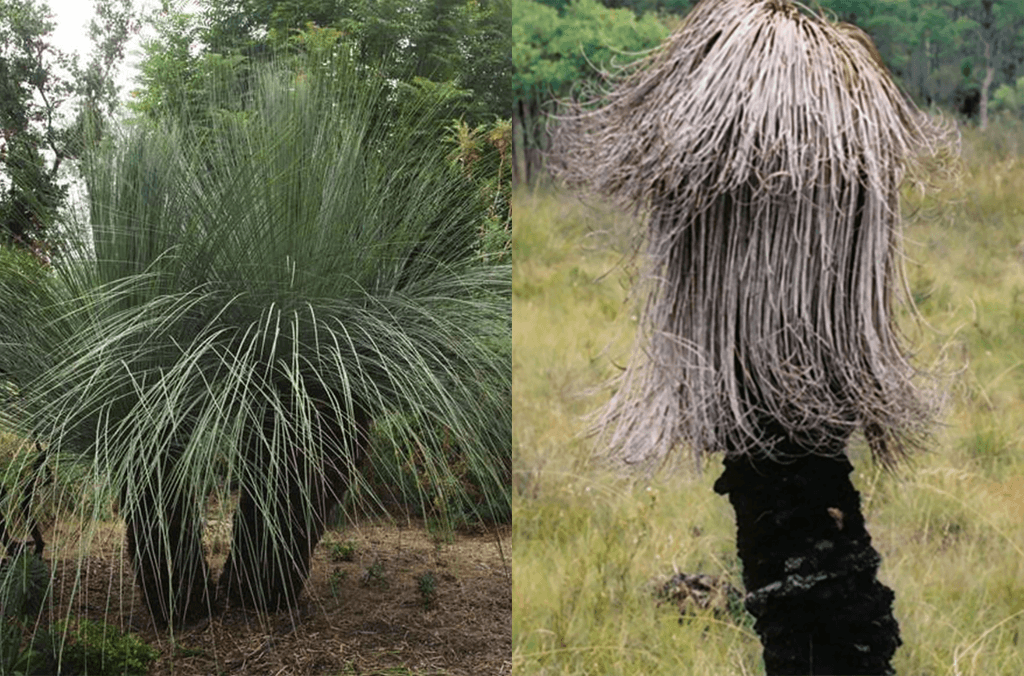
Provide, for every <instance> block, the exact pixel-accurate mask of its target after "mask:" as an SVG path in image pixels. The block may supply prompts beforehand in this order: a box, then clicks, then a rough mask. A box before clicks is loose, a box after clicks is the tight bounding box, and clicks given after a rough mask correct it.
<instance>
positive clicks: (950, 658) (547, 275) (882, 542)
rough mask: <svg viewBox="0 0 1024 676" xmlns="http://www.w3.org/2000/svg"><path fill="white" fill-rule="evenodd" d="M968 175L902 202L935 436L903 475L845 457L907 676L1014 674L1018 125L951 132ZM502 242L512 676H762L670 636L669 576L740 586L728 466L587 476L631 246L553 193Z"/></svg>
mask: <svg viewBox="0 0 1024 676" xmlns="http://www.w3.org/2000/svg"><path fill="white" fill-rule="evenodd" d="M963 145H964V151H963V156H964V163H965V171H964V175H963V177H962V179H961V181H960V183H958V184H952V183H951V184H949V185H945V186H943V190H942V191H941V192H940V193H939V194H938V196H933V197H929V198H926V199H923V198H920V197H918V196H917V195H916V194H912V193H908V194H907V195H906V202H907V204H906V218H907V230H906V233H907V234H906V237H907V242H906V255H907V261H906V263H907V266H908V277H909V280H910V284H911V291H912V293H913V294H914V296H915V298H916V299H917V301H918V303H919V305H920V310H921V313H922V315H923V320H924V321H923V323H922V324H921V325H916V324H915V323H914V322H913V320H912V319H911V318H910V317H909V316H906V317H904V318H903V320H902V321H903V326H904V328H905V330H907V331H908V332H909V333H911V336H912V338H913V341H914V342H915V344H916V345H917V346H918V347H919V349H920V354H919V358H920V359H921V360H923V361H924V363H925V364H927V363H929V362H931V361H933V360H941V361H940V365H941V366H942V368H944V369H945V370H946V371H947V372H949V373H951V374H952V375H951V376H950V378H949V391H950V397H949V401H948V404H947V407H946V410H945V414H944V417H943V420H944V424H943V425H942V426H940V427H939V428H938V429H936V430H935V435H934V437H933V440H932V442H931V443H930V445H929V449H928V451H926V452H925V453H923V454H920V455H918V456H916V457H915V458H914V460H913V461H912V462H911V463H910V464H909V465H907V466H906V467H904V468H903V469H901V470H899V471H898V473H896V474H889V473H886V472H884V471H881V470H880V469H878V468H877V467H876V466H874V465H873V464H872V463H871V461H870V455H869V453H868V450H867V447H866V444H864V442H863V440H861V439H858V440H856V441H855V443H854V444H853V446H852V447H851V455H852V459H853V462H854V464H855V466H856V471H855V476H854V481H855V484H856V485H857V488H858V490H859V491H861V494H862V497H863V500H864V512H865V517H866V519H867V520H868V528H869V530H870V532H871V533H872V536H873V539H874V544H875V546H876V547H877V548H878V549H879V551H880V553H881V554H882V557H883V563H882V566H881V569H880V573H879V576H880V579H881V581H882V582H883V583H884V584H886V585H888V586H890V587H892V588H893V589H894V590H895V591H896V606H895V614H896V617H897V619H898V620H899V622H900V624H901V631H902V636H903V641H904V645H903V647H902V648H900V650H899V651H897V653H896V657H895V660H894V664H893V666H894V667H895V669H896V671H897V673H901V674H934V675H941V674H950V675H954V674H956V675H960V674H962V675H965V676H966V675H968V674H978V675H982V674H986V675H987V674H1016V673H1024V648H1022V641H1024V481H1022V480H1021V479H1020V477H1021V476H1022V475H1024V215H1022V213H1024V212H1022V209H1021V206H1020V205H1021V201H1020V196H1021V195H1022V194H1024V156H1022V155H1020V154H1017V153H1015V152H1010V151H1008V150H1007V148H1010V149H1012V148H1014V147H1016V148H1018V149H1022V150H1024V130H1022V129H1021V127H1020V124H1019V123H1017V125H1016V126H1015V127H1014V126H1010V125H1006V126H1000V125H993V127H992V128H990V129H989V131H988V132H987V133H986V134H981V133H979V132H976V131H974V130H970V129H967V130H964V139H963ZM513 214H514V229H513V260H514V261H515V264H514V269H513V294H514V295H513V306H512V307H513V309H512V312H513V350H514V358H513V383H514V385H513V429H514V434H513V463H514V477H513V486H514V492H513V521H514V534H515V535H514V552H513V558H514V562H515V563H514V575H515V579H514V584H513V593H514V601H513V634H514V643H513V671H514V673H517V674H531V675H532V674H544V675H553V674H567V675H568V674H616V675H621V676H629V675H632V674H636V675H639V674H644V675H657V674H684V673H685V674H694V675H700V674H758V673H763V665H762V664H761V658H760V645H759V642H758V639H757V636H756V634H754V632H753V631H752V629H751V628H750V627H749V621H748V620H747V619H746V618H744V617H743V616H736V617H716V616H713V615H712V614H710V612H709V613H708V614H705V615H697V616H691V617H687V618H683V619H681V618H680V616H679V614H678V611H677V610H676V607H675V606H674V605H671V604H663V605H658V603H657V600H656V598H655V594H654V591H655V588H656V585H657V584H658V583H660V582H663V581H664V580H665V579H667V578H668V577H669V576H670V575H672V574H673V572H674V571H675V570H680V571H685V572H691V573H692V572H704V573H710V574H715V575H723V576H725V577H726V578H727V579H729V580H730V581H731V582H732V584H734V585H736V586H741V585H742V581H741V577H740V568H739V562H738V560H737V559H736V556H735V530H734V529H735V525H734V521H733V513H732V510H731V508H730V507H729V504H728V502H727V501H726V500H725V499H724V498H721V497H720V496H717V495H715V494H714V493H713V491H712V490H711V484H712V483H713V481H714V479H715V478H716V477H717V475H718V474H719V473H720V471H721V468H720V465H719V461H717V460H711V461H708V462H707V463H706V464H705V465H704V466H703V467H702V468H699V469H698V468H696V467H691V468H689V469H687V468H682V469H679V470H676V471H674V472H669V471H663V472H659V473H655V474H653V475H649V476H639V477H637V476H634V477H623V476H616V475H612V474H610V473H608V472H607V471H604V470H601V469H599V468H597V467H596V466H595V465H594V464H593V463H592V462H590V461H589V458H590V456H591V454H592V453H593V452H594V450H595V449H594V448H593V447H592V444H591V442H590V441H589V440H587V439H586V438H584V437H583V436H581V435H582V433H583V432H584V430H585V429H586V427H587V423H586V420H585V419H584V417H583V416H585V414H586V413H587V412H589V411H592V410H594V409H595V408H597V407H598V406H599V405H600V404H601V403H602V401H603V399H604V397H606V396H607V393H604V394H602V393H595V392H593V391H592V389H593V388H594V386H596V385H597V384H598V383H600V382H601V381H602V380H604V379H605V378H607V377H608V376H609V375H612V374H613V373H614V372H615V371H616V369H617V365H621V364H623V363H624V360H625V359H626V356H627V354H628V350H629V345H630V340H631V338H632V335H633V332H634V331H635V314H636V313H635V311H634V306H633V305H632V303H631V302H630V301H629V299H628V293H627V289H628V286H629V281H630V269H629V267H628V265H624V264H622V261H623V255H622V254H623V252H625V251H628V250H629V249H630V243H629V233H630V232H633V231H635V230H636V229H638V228H637V226H636V225H635V224H631V222H630V220H629V218H628V217H627V216H624V215H617V214H616V213H615V212H614V211H611V210H603V209H600V208H595V207H594V206H592V205H585V204H581V203H578V202H576V201H574V199H573V198H571V197H569V196H567V195H564V194H559V193H557V192H554V191H538V192H537V193H535V194H527V193H524V192H521V193H519V194H517V195H516V197H515V201H514V205H513Z"/></svg>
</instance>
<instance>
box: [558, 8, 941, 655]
mask: <svg viewBox="0 0 1024 676" xmlns="http://www.w3.org/2000/svg"><path fill="white" fill-rule="evenodd" d="M941 137H942V129H941V128H937V127H934V126H933V125H932V124H931V123H930V122H929V120H928V118H927V117H926V116H924V115H922V114H921V113H920V112H919V111H917V110H916V109H914V108H913V107H912V106H911V105H910V104H908V102H907V100H906V98H905V97H904V95H903V94H902V92H900V91H899V90H898V89H897V87H896V86H895V85H894V84H893V82H892V81H891V79H890V77H889V75H888V72H887V71H886V69H885V66H884V64H883V63H882V61H881V59H880V57H879V56H878V53H877V51H876V50H875V48H874V46H873V45H872V43H871V41H870V39H869V38H868V36H867V35H866V34H865V33H864V32H862V31H861V30H860V29H858V28H856V27H855V26H852V25H850V24H838V25H833V24H831V23H828V22H827V21H825V20H823V19H822V18H820V17H818V16H811V15H807V14H804V13H802V12H801V10H799V9H798V8H797V6H796V5H795V4H793V3H790V2H788V0H764V1H763V2H749V0H706V1H705V2H703V3H701V4H700V5H698V6H697V7H696V8H695V9H694V11H693V12H692V13H691V14H690V15H689V17H688V18H687V21H686V22H685V24H684V25H683V26H682V28H681V29H680V30H679V31H678V32H676V33H675V34H673V35H672V37H671V38H670V39H669V40H668V41H667V42H666V43H665V45H664V46H663V48H661V49H659V50H657V51H655V52H654V53H653V54H652V55H651V56H650V57H649V58H648V59H647V60H645V61H643V62H641V63H640V64H639V65H636V66H635V67H634V68H633V69H632V70H631V71H630V72H629V74H628V75H627V76H626V77H625V78H623V79H622V80H621V81H619V82H618V83H616V86H615V87H614V88H613V89H612V90H611V91H609V92H608V93H607V94H606V95H604V96H602V97H601V98H599V99H596V100H594V101H590V102H588V105H587V106H585V108H584V109H577V110H575V111H574V112H573V113H572V114H571V115H567V116H565V117H564V118H563V121H562V124H561V125H560V127H559V132H558V136H557V137H556V146H555V152H554V153H553V158H555V159H556V160H557V162H558V164H557V165H556V168H557V170H558V173H559V175H560V176H561V177H562V178H564V179H565V180H567V181H568V182H569V183H570V184H572V185H575V186H581V187H585V188H588V189H592V190H595V191H597V192H599V193H602V194H606V195H609V196H612V197H614V198H616V199H618V200H619V201H620V202H621V203H623V204H624V205H627V206H629V207H632V208H640V209H642V210H644V211H645V212H647V213H649V221H648V236H647V246H648V249H647V257H646V259H645V261H644V263H645V269H646V273H645V275H644V279H643V288H645V289H646V290H648V291H649V292H650V295H649V298H648V302H647V304H646V306H645V308H644V319H643V321H642V327H643V330H642V331H641V333H640V335H639V337H638V340H637V347H636V351H635V354H634V358H633V360H632V362H631V364H630V366H629V368H628V369H627V370H626V371H625V373H624V374H623V375H622V377H621V379H619V380H617V381H616V383H615V393H614V394H613V395H612V397H611V399H610V402H609V404H608V408H607V410H606V412H605V417H604V425H605V426H606V429H607V430H608V436H607V440H608V442H609V443H610V450H609V456H610V457H611V458H613V459H615V460H616V461H619V462H625V463H627V464H641V463H650V462H652V461H660V460H663V459H665V458H666V457H668V456H669V455H670V454H672V453H674V452H677V451H678V449H679V448H680V447H683V446H685V447H688V448H690V449H692V450H693V452H695V453H696V454H698V455H700V454H705V453H715V452H719V453H723V454H724V456H725V459H724V465H725V471H724V472H723V474H722V476H721V477H720V478H719V480H718V481H717V482H716V484H715V490H716V491H717V492H719V493H721V494H726V495H728V496H729V499H730V501H731V503H732V505H733V507H734V509H735V512H736V524H737V549H738V552H739V556H740V559H741V560H742V562H743V579H744V583H745V585H746V590H747V597H746V607H747V609H748V610H749V611H750V613H751V614H752V615H753V616H754V617H755V618H756V624H755V630H756V631H757V632H758V634H759V635H760V637H761V642H762V644H763V646H764V659H765V664H766V667H767V672H768V673H769V674H798V673H799V674H804V673H827V674H882V673H891V667H890V660H891V658H892V656H893V654H894V652H895V650H896V648H897V647H898V646H899V644H900V637H899V628H898V624H897V622H896V620H895V618H894V617H893V614H892V599H893V594H892V591H891V590H890V589H888V588H887V587H885V586H884V585H882V584H881V583H880V582H879V581H878V579H877V569H878V565H879V562H880V557H879V555H878V553H877V552H876V551H875V550H874V548H873V547H872V546H871V538H870V536H869V535H868V533H867V531H866V529H865V525H864V518H863V515H862V514H861V509H860V498H859V495H858V493H857V491H856V490H855V489H854V487H853V485H852V483H851V482H850V479H849V476H848V475H849V473H850V472H851V471H852V469H853V467H852V465H851V464H850V462H849V460H848V459H847V456H846V447H847V442H848V439H849V437H850V435H851V434H852V433H853V432H854V431H855V430H857V429H860V430H862V431H863V433H864V436H865V438H866V439H867V442H868V444H869V446H870V447H871V450H872V452H873V454H874V457H875V458H876V460H878V461H879V462H881V463H883V464H885V465H888V466H892V465H893V464H894V463H895V462H896V461H897V460H899V459H900V458H901V457H902V456H903V454H904V453H905V452H907V451H908V450H909V449H912V448H914V447H916V446H917V445H919V444H920V442H921V438H922V435H923V434H924V433H925V431H926V429H927V425H928V423H929V422H930V420H931V416H932V414H933V410H932V408H931V406H930V404H929V403H928V400H927V398H926V397H924V396H922V395H921V394H920V393H919V392H918V391H917V389H916V387H915V384H914V382H913V378H914V376H915V375H916V372H915V370H914V368H913V367H912V366H911V365H910V364H909V363H908V362H907V360H906V359H907V358H906V350H905V349H904V347H903V346H902V345H901V342H900V339H899V334H898V332H897V330H896V328H895V325H894V316H893V309H892V302H893V293H894V289H895V288H896V287H897V286H898V283H899V279H900V268H899V260H900V259H899V257H898V256H899V253H898V243H899V240H898V236H897V228H898V223H899V221H898V219H899V217H900V216H899V214H900V211H899V199H900V193H899V190H900V184H901V180H902V177H903V174H904V170H905V168H906V165H907V163H908V162H909V161H910V160H912V159H913V158H914V157H915V156H916V155H917V154H918V153H920V152H927V153H930V152H934V151H935V150H937V149H938V147H939V146H938V145H937V143H938V141H939V140H941Z"/></svg>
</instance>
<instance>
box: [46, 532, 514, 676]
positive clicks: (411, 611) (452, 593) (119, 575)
mask: <svg viewBox="0 0 1024 676" xmlns="http://www.w3.org/2000/svg"><path fill="white" fill-rule="evenodd" d="M89 528H91V530H92V531H93V535H92V537H91V538H90V541H89V543H88V545H87V548H86V550H85V551H86V553H85V555H84V557H82V556H81V555H80V552H81V551H82V549H81V547H82V543H83V541H82V540H81V533H82V530H83V527H82V526H81V525H79V524H75V523H69V522H63V521H62V522H58V523H57V524H56V525H55V526H54V527H52V528H51V529H50V530H49V532H48V533H47V534H46V541H47V543H48V545H47V551H46V555H45V557H44V558H45V559H46V560H47V562H48V563H49V564H50V565H51V566H52V568H53V574H54V588H53V589H54V591H53V597H52V598H53V602H54V608H53V610H52V612H53V619H59V618H60V617H67V615H68V614H69V613H70V615H71V617H73V618H83V617H84V618H88V619H91V620H100V621H104V622H107V623H109V624H112V625H114V626H117V627H119V628H120V629H122V630H123V631H131V632H134V633H136V634H137V635H138V636H139V637H140V638H141V639H142V640H143V641H145V642H146V643H148V644H150V645H151V646H153V647H155V648H156V649H158V650H159V651H160V657H159V659H158V660H157V661H156V662H155V663H154V665H153V668H152V669H151V671H150V673H151V674H172V673H173V674H176V675H184V676H188V675H190V674H203V675H204V676H205V675H208V674H281V675H285V674H362V675H373V674H379V675H381V676H384V675H385V674H387V675H388V676H401V675H403V674H406V675H411V674H416V675H440V674H451V675H453V676H461V675H466V676H469V675H476V674H508V673H510V672H511V654H512V629H511V613H512V578H511V569H510V561H509V559H508V558H507V552H508V551H509V537H510V530H509V528H508V527H507V526H504V527H498V528H496V529H495V528H493V527H492V528H491V529H490V530H489V531H488V532H480V533H476V534H463V533H454V534H432V533H431V532H429V531H428V530H427V529H426V528H425V527H424V525H423V524H422V523H407V524H404V525H395V524H394V523H393V522H390V523H388V522H384V521H376V522H372V523H368V522H365V521H364V522H363V523H361V524H359V525H353V526H347V527H345V528H343V529H333V530H329V531H328V532H327V534H326V535H325V537H324V539H323V541H321V543H320V545H319V546H318V547H317V549H316V553H315V555H314V557H313V566H312V571H311V574H310V578H309V581H308V582H307V584H306V587H305V591H304V593H303V595H302V597H301V599H300V603H299V607H298V608H297V609H296V610H294V611H292V612H288V611H282V612H279V613H272V614H257V613H251V612H243V611H241V610H233V609H230V608H229V609H228V610H226V611H224V612H223V613H221V614H219V615H217V616H215V617H214V618H212V619H211V620H203V621H201V622H200V623H198V624H195V625H193V626H190V627H186V628H185V629H184V630H182V631H180V632H178V633H176V634H175V636H174V638H173V641H172V639H171V637H170V635H169V634H168V633H167V632H166V631H163V632H159V631H157V630H156V629H155V628H154V627H153V625H152V622H151V620H150V618H149V613H148V611H147V610H146V608H145V606H144V605H143V604H142V599H141V594H140V592H139V591H138V589H137V588H136V587H135V585H134V584H133V580H134V578H133V575H132V568H131V565H130V563H129V561H128V558H127V553H126V551H125V547H124V541H125V537H124V526H123V525H122V524H120V523H118V522H111V523H102V524H99V525H97V524H92V525H91V526H89ZM230 540H231V536H230V520H229V519H225V520H222V521H217V520H210V521H208V522H207V528H206V532H205V535H204V542H205V545H206V549H207V551H208V553H209V558H208V560H209V561H210V564H211V569H212V570H213V571H214V573H215V574H217V573H219V572H220V570H221V568H222V567H223V565H224V560H225V558H226V554H227V549H228V545H229V543H230ZM73 590H76V591H75V592H74V594H72V591H73Z"/></svg>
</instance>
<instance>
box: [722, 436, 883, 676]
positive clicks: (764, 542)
mask: <svg viewBox="0 0 1024 676" xmlns="http://www.w3.org/2000/svg"><path fill="white" fill-rule="evenodd" d="M777 450H781V451H783V453H785V454H786V456H788V457H789V459H788V460H785V461H783V462H778V461H775V460H772V459H766V458H764V459H752V458H750V457H727V459H726V460H725V471H724V472H723V473H722V476H721V477H720V478H719V479H718V481H717V482H716V483H715V492H717V493H720V494H723V495H728V497H729V501H730V502H731V503H732V506H733V509H734V510H735V511H736V527H737V528H736V530H737V535H736V544H737V549H738V550H739V557H740V560H741V561H742V562H743V582H744V584H745V585H746V588H747V597H746V601H745V604H746V607H747V610H748V611H749V612H750V613H751V615H753V616H754V618H755V619H756V623H755V625H754V629H755V631H757V633H758V635H759V636H760V637H761V643H762V645H763V648H764V662H765V668H766V672H767V673H768V674H770V675H773V674H801V675H807V674H860V675H867V674H893V673H895V672H894V671H893V669H892V667H891V665H890V660H891V659H892V656H893V654H894V653H895V652H896V648H897V647H899V645H900V644H901V643H902V641H901V640H900V636H899V625H898V624H897V622H896V619H895V618H894V617H893V614H892V602H893V598H894V595H893V592H892V590H891V589H889V588H888V587H886V586H885V585H883V584H881V583H880V582H879V581H878V579H877V572H878V565H879V563H880V561H881V557H880V556H879V554H878V552H877V551H875V549H874V548H873V547H872V546H871V536H870V535H868V532H867V530H866V529H865V526H864V517H863V515H862V513H861V510H860V495H859V494H858V493H857V491H856V489H854V487H853V484H852V483H851V482H850V478H849V474H850V472H851V471H852V470H853V466H852V465H851V464H850V462H849V461H848V460H847V459H846V457H845V455H840V456H839V457H826V456H824V455H814V454H809V453H807V452H806V450H804V449H800V448H796V447H792V448H777ZM839 450H840V451H842V449H839ZM776 457H779V456H776Z"/></svg>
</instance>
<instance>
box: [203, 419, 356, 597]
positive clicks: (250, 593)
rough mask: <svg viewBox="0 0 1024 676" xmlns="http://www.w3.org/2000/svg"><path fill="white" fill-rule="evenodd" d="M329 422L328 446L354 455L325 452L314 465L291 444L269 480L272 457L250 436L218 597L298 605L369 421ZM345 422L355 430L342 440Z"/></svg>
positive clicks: (344, 488)
mask: <svg viewBox="0 0 1024 676" xmlns="http://www.w3.org/2000/svg"><path fill="white" fill-rule="evenodd" d="M272 425H273V423H272V422H270V421H268V423H267V426H268V429H266V430H265V432H266V434H267V435H268V436H267V437H266V438H272V436H271V435H272V432H273V430H272ZM324 425H327V423H326V422H324ZM329 427H330V428H332V429H330V432H329V434H331V435H332V436H333V437H334V438H335V441H334V443H332V444H330V446H332V447H333V448H335V449H341V448H350V449H352V450H353V451H354V452H355V457H351V458H346V457H338V456H337V455H334V457H330V455H331V454H328V457H327V462H326V463H325V466H316V465H315V464H314V462H313V461H312V460H311V458H310V456H309V455H308V454H307V453H304V452H303V451H302V449H296V448H293V449H292V450H291V451H290V452H289V453H288V457H287V458H278V459H277V464H278V466H284V467H285V468H286V469H285V471H283V472H280V473H279V474H278V475H277V477H276V480H275V481H274V483H273V485H272V486H268V483H267V477H268V475H269V472H270V471H271V469H270V468H271V465H273V464H275V463H272V462H271V460H272V459H271V458H270V457H269V454H268V452H267V451H266V450H265V449H260V448H259V442H255V446H256V448H255V449H254V450H253V451H252V453H251V455H250V472H251V474H250V476H248V477H243V482H242V483H243V487H242V490H241V495H240V497H239V503H238V508H237V510H236V511H235V516H234V520H233V524H234V525H233V527H232V536H231V537H232V540H231V552H230V553H229V554H228V558H227V561H226V562H225V564H224V572H223V574H222V575H221V578H220V582H219V587H220V593H221V595H222V596H224V597H225V598H226V599H227V600H228V601H229V602H230V603H231V604H233V605H237V606H241V607H242V608H246V609H251V610H261V611H274V610H280V609H282V608H294V607H295V606H296V604H297V602H298V597H299V595H300V594H301V593H302V589H303V586H304V585H305V583H306V578H307V577H308V575H309V570H310V560H311V558H312V555H313V550H315V549H316V546H317V544H318V543H319V542H320V538H321V537H323V534H324V530H325V529H326V523H327V517H328V514H329V512H330V510H331V509H332V508H333V507H334V506H335V505H337V504H338V503H339V502H340V500H341V498H342V496H343V495H344V492H345V490H346V489H347V488H348V485H349V483H350V481H351V479H352V471H353V468H354V467H355V465H356V464H357V463H358V461H359V456H360V455H361V453H362V450H363V447H364V446H365V443H366V438H367V430H368V421H367V420H366V419H365V418H361V419H360V420H358V421H357V422H356V424H355V425H345V426H342V425H338V424H335V425H331V426H329ZM343 427H344V428H347V429H348V430H349V433H350V434H352V435H353V437H352V439H351V441H350V442H349V445H348V446H346V445H345V444H344V437H342V434H344V432H343ZM325 429H328V428H327V427H325Z"/></svg>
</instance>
